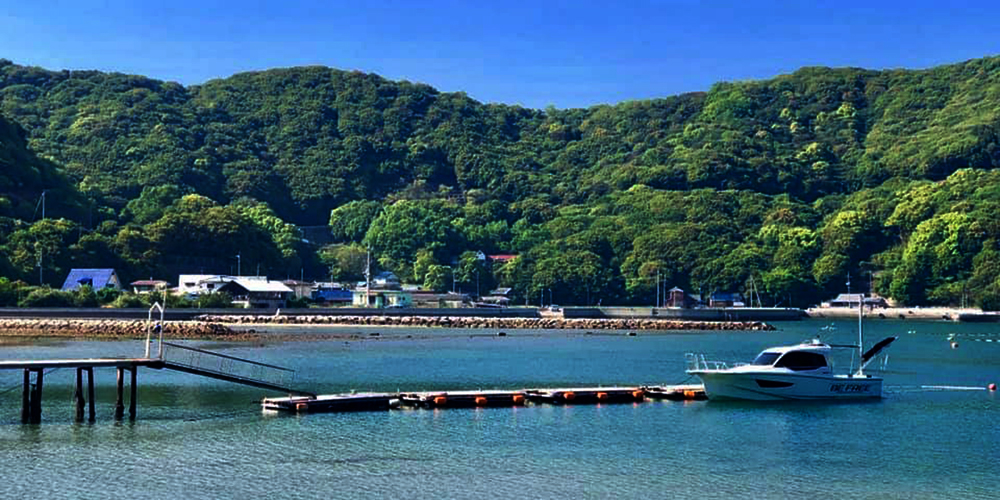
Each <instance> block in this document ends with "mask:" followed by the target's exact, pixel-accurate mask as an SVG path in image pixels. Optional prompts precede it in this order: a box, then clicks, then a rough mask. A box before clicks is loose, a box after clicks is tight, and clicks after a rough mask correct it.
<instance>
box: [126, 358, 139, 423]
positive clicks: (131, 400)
mask: <svg viewBox="0 0 1000 500" xmlns="http://www.w3.org/2000/svg"><path fill="white" fill-rule="evenodd" d="M131 371H132V380H131V383H130V384H129V387H128V391H129V394H128V396H129V397H128V419H129V420H135V403H136V401H135V394H136V390H135V384H136V372H137V371H139V368H138V367H136V366H133V367H132V368H131Z"/></svg>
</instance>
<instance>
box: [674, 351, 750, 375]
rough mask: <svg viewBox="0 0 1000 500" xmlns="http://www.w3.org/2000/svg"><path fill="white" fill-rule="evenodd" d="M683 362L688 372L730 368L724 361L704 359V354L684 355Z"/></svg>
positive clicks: (737, 364)
mask: <svg viewBox="0 0 1000 500" xmlns="http://www.w3.org/2000/svg"><path fill="white" fill-rule="evenodd" d="M684 361H685V362H686V363H687V370H688V371H700V370H727V369H729V368H730V366H729V364H728V363H726V362H725V361H712V360H708V359H705V355H704V354H698V353H693V352H689V353H687V354H685V355H684ZM743 364H745V363H736V364H734V365H733V366H740V365H743Z"/></svg>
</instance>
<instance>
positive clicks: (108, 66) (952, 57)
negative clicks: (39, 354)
mask: <svg viewBox="0 0 1000 500" xmlns="http://www.w3.org/2000/svg"><path fill="white" fill-rule="evenodd" d="M0 1H2V2H3V3H4V4H5V5H4V6H3V8H2V9H0V57H2V58H7V59H11V60H13V61H15V62H17V63H19V64H27V65H38V66H42V67H45V68H48V69H100V70H107V71H121V72H126V73H135V74H142V75H147V76H150V77H154V78H159V79H164V80H171V81H178V82H181V83H183V84H198V83H201V82H204V81H206V80H210V79H212V78H221V77H226V76H229V75H231V74H233V73H237V72H240V71H247V70H258V69H267V68H273V67H285V66H297V65H308V64H321V65H326V66H332V67H336V68H342V69H357V70H362V71H366V72H373V73H378V74H380V75H383V76H385V77H387V78H391V79H405V80H410V81H414V82H422V83H427V84H429V85H432V86H434V87H436V88H438V89H440V90H443V91H464V92H466V93H468V94H469V95H470V96H472V97H473V98H475V99H478V100H481V101H485V102H503V103H508V104H521V105H524V106H529V107H535V108H540V107H545V106H547V105H555V106H556V107H560V108H567V107H580V106H590V105H594V104H600V103H614V102H620V101H623V100H629V99H643V98H650V97H662V96H667V95H673V94H678V93H682V92H687V91H694V90H706V89H708V88H709V87H710V86H711V84H712V83H714V82H717V81H721V80H746V79H761V78H769V77H772V76H775V75H778V74H782V73H789V72H791V71H794V70H795V69H797V68H799V67H802V66H817V65H822V66H859V67H865V68H876V69H877V68H897V67H905V68H924V67H929V66H934V65H938V64H945V63H951V62H960V61H963V60H966V59H972V58H977V57H983V56H986V55H992V54H1000V35H998V34H997V31H996V26H997V22H998V21H997V20H998V19H1000V2H995V1H994V2H979V1H968V2H959V5H961V6H960V7H944V5H945V2H941V1H935V2H925V1H922V0H921V1H910V2H899V1H894V0H890V1H877V0H869V1H865V2H858V1H853V0H845V1H824V2H809V1H806V0H802V1H782V2H778V1H771V2H763V1H760V2H754V1H750V0H747V1H743V2H740V1H724V0H717V1H709V0H706V1H698V0H674V1H668V0H664V1H646V0H633V1H627V2H617V3H616V2H608V1H602V2H591V1H587V0H576V1H562V0H553V1H545V0H541V1H535V2H527V1H524V2H521V1H503V2H489V1H477V0H467V1H438V0H409V1H379V0H362V1H354V2H346V1H336V0H326V1H319V0H317V1H298V0H283V1H255V0H241V1H236V0H219V1H213V0H201V1H193V0H172V1H170V2H145V3H144V2H136V1H120V0H108V1H104V2H97V1H94V2H84V1H80V0H77V1H46V0H39V1H22V0H0Z"/></svg>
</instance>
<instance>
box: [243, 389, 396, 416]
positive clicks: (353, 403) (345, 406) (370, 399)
mask: <svg viewBox="0 0 1000 500" xmlns="http://www.w3.org/2000/svg"><path fill="white" fill-rule="evenodd" d="M261 405H262V406H263V407H264V409H265V410H273V411H289V412H295V413H330V412H341V411H377V410H388V409H390V408H395V407H397V406H399V395H398V394H388V393H374V392H368V393H358V394H328V395H324V396H316V397H308V396H305V397H287V398H265V399H264V400H263V401H262V402H261Z"/></svg>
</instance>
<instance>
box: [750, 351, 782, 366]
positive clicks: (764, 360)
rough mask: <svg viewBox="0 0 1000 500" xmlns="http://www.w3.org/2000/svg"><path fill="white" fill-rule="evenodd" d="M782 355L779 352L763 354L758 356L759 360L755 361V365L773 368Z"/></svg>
mask: <svg viewBox="0 0 1000 500" xmlns="http://www.w3.org/2000/svg"><path fill="white" fill-rule="evenodd" d="M778 356H781V353H778V352H762V353H760V354H758V355H757V359H755V360H753V364H755V365H760V366H771V365H772V364H774V360H776V359H778Z"/></svg>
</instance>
